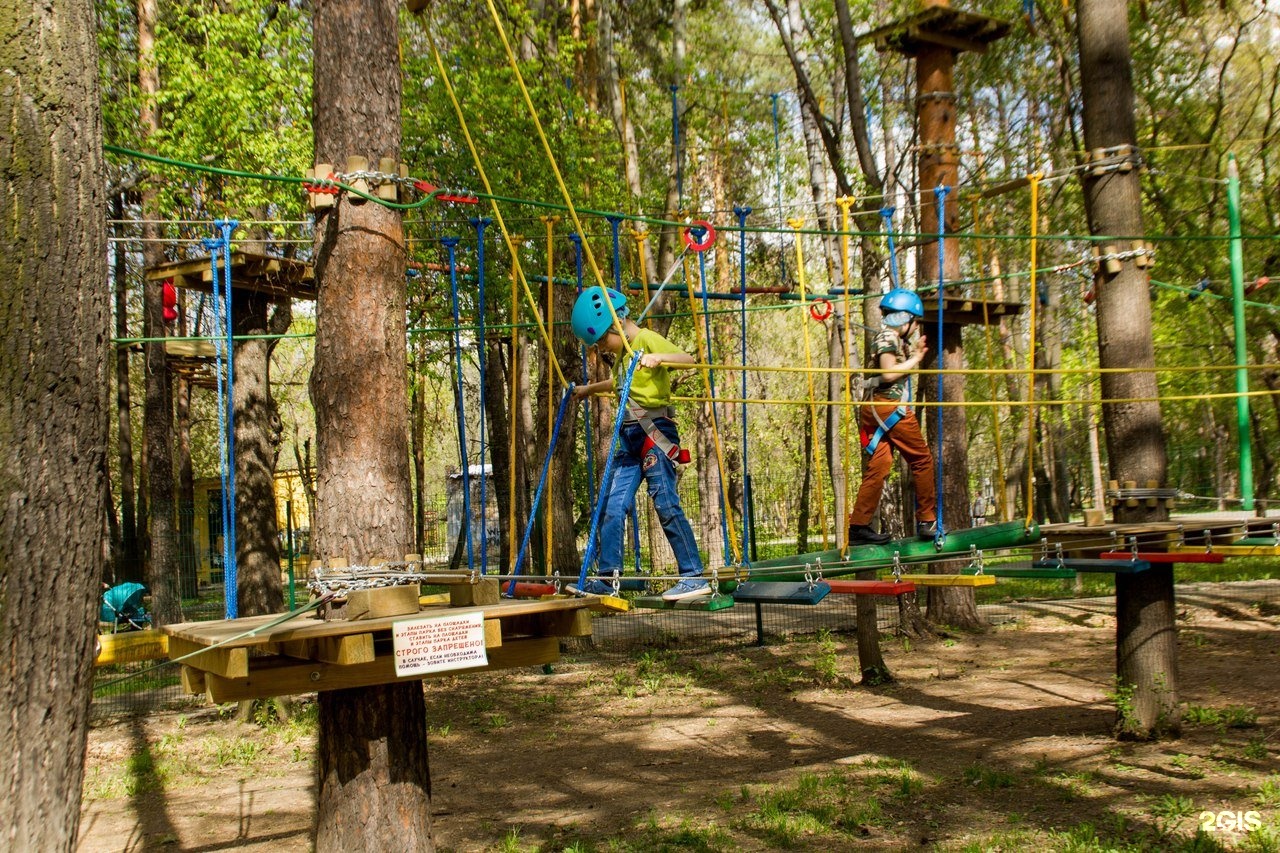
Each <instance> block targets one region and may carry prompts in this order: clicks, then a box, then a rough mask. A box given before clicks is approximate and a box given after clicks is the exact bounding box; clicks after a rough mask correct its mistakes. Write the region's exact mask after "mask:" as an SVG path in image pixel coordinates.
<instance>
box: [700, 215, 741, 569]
mask: <svg viewBox="0 0 1280 853" xmlns="http://www.w3.org/2000/svg"><path fill="white" fill-rule="evenodd" d="M693 230H694V231H695V232H696V231H704V233H705V230H704V229H697V228H696V229H693ZM695 236H696V237H697V238H698V239H699V240H701V239H702V235H701V234H695ZM698 284H699V286H700V287H701V289H702V327H703V329H705V330H706V334H707V363H708V364H715V363H716V358H715V353H714V352H713V351H712V349H711V313H710V311H711V306H710V305H709V304H708V303H707V253H706V252H699V253H698ZM742 295H743V296H744V297H745V296H746V293H743V294H742ZM743 304H744V305H745V304H746V303H745V302H744V303H743ZM743 373H744V374H745V373H746V371H743ZM707 386H708V387H709V388H710V389H711V402H710V403H709V404H708V407H709V408H710V410H711V428H712V429H713V430H715V431H716V434H717V435H719V433H720V418H719V416H717V415H716V403H715V400H716V373H715V371H714V370H712V369H710V368H707ZM744 399H745V397H744ZM716 475H717V477H718V478H719V481H720V495H719V498H720V544H721V546H722V547H723V549H724V564H725V565H726V566H730V565H733V560H732V553H733V552H732V549H731V548H730V547H729V520H728V517H727V513H728V512H730V509H729V505H728V501H727V500H726V497H727V490H726V485H725V482H724V472H723V471H721V470H720V466H719V465H717V466H716Z"/></svg>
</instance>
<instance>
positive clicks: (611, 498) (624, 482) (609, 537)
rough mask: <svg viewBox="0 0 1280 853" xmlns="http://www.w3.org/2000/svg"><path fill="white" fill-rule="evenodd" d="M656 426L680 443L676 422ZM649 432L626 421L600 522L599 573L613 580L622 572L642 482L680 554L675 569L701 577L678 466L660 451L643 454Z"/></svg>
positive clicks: (659, 421) (663, 421)
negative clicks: (627, 526)
mask: <svg viewBox="0 0 1280 853" xmlns="http://www.w3.org/2000/svg"><path fill="white" fill-rule="evenodd" d="M653 423H654V425H655V426H656V427H657V428H658V429H659V430H661V432H662V434H663V435H665V436H666V437H667V438H669V439H670V440H671V441H672V442H673V443H676V444H679V442H680V435H679V433H678V432H677V431H676V425H675V422H674V421H671V420H669V419H667V418H654V419H653ZM644 443H645V434H644V429H643V428H642V427H641V426H640V424H638V423H624V424H623V425H622V431H621V432H620V433H619V435H618V450H617V453H615V454H614V457H613V476H612V479H611V480H610V482H609V484H608V486H607V487H606V488H607V497H606V499H605V505H604V513H603V515H602V517H601V521H600V574H601V575H604V576H608V575H611V574H614V573H618V574H621V573H622V555H623V548H624V545H625V539H624V537H623V530H624V524H625V522H626V519H627V516H628V515H630V514H631V507H632V506H634V505H635V501H636V491H638V490H639V488H640V480H641V478H643V479H644V481H645V483H647V484H648V486H649V497H650V498H652V499H653V508H654V510H655V511H657V513H658V521H659V522H660V523H661V524H662V532H663V533H665V534H666V536H667V541H668V542H670V543H671V550H672V551H673V552H674V553H675V556H676V567H677V568H678V569H679V570H680V574H681V575H684V576H700V575H701V574H702V557H701V556H700V555H699V554H698V543H697V542H695V541H694V538H693V528H692V527H690V526H689V519H688V518H686V517H685V514H684V509H683V508H682V507H681V506H680V495H679V494H677V493H676V466H675V463H673V462H672V461H671V460H670V459H668V458H667V455H666V454H665V453H663V452H662V451H661V450H658V449H657V448H656V447H650V448H649V449H648V450H647V451H645V450H644Z"/></svg>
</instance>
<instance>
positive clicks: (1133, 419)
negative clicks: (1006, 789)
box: [1076, 0, 1180, 738]
mask: <svg viewBox="0 0 1280 853" xmlns="http://www.w3.org/2000/svg"><path fill="white" fill-rule="evenodd" d="M1127 13H1128V6H1127V5H1126V4H1125V3H1123V2H1120V0H1077V4H1076V21H1077V31H1078V39H1079V45H1080V80H1081V92H1082V94H1083V97H1084V110H1083V120H1084V137H1085V149H1086V150H1087V151H1093V150H1096V149H1100V148H1101V149H1107V148H1112V147H1113V146H1125V145H1134V144H1135V143H1136V141H1137V132H1136V127H1135V120H1134V114H1133V100H1134V99H1133V72H1132V68H1131V67H1130V59H1129V55H1130V54H1129V21H1128V17H1127ZM1134 150H1135V151H1136V149H1134ZM1084 194H1085V210H1086V212H1087V213H1088V216H1089V230H1090V233H1092V234H1095V235H1117V236H1125V237H1135V236H1139V235H1142V234H1143V233H1144V232H1143V223H1142V207H1141V203H1142V199H1141V188H1140V186H1139V170H1137V169H1131V170H1128V171H1125V172H1120V171H1107V172H1105V173H1103V174H1101V175H1088V174H1086V176H1085V177H1084ZM1105 251H1106V250H1105V246H1104V253H1105ZM1106 267H1107V264H1105V263H1104V264H1101V265H1099V268H1098V270H1097V272H1096V274H1095V276H1096V277H1095V279H1094V292H1095V293H1096V294H1097V303H1096V304H1097V323H1098V361H1099V366H1100V367H1102V368H1103V369H1104V370H1106V369H1108V368H1126V369H1125V370H1118V371H1115V372H1110V373H1104V374H1103V375H1102V396H1103V399H1104V400H1135V399H1145V400H1150V401H1152V402H1142V403H1104V404H1103V407H1102V417H1103V424H1104V425H1105V428H1106V437H1107V460H1108V464H1109V465H1110V474H1111V479H1114V480H1116V481H1118V482H1121V483H1124V482H1126V481H1134V482H1137V483H1139V484H1140V485H1145V484H1146V483H1148V482H1155V483H1158V484H1161V485H1163V484H1164V482H1165V476H1166V469H1167V459H1166V456H1165V445H1164V429H1163V426H1162V423H1161V420H1160V406H1159V403H1156V402H1154V400H1155V398H1156V397H1157V396H1158V394H1159V389H1158V388H1157V386H1156V375H1155V373H1154V372H1153V371H1152V370H1150V369H1149V368H1154V367H1155V346H1154V341H1153V340H1152V336H1151V298H1150V296H1149V292H1148V287H1149V284H1148V281H1147V275H1146V273H1145V272H1144V271H1143V269H1141V268H1139V267H1138V266H1137V265H1136V263H1135V262H1134V259H1128V260H1123V261H1120V262H1119V271H1118V272H1115V273H1112V272H1108V271H1107V269H1106ZM1144 368H1148V369H1145V370H1144ZM1138 504H1139V505H1138V506H1137V507H1132V508H1130V507H1126V506H1124V504H1123V503H1121V504H1120V505H1119V506H1118V507H1117V508H1116V511H1115V515H1116V520H1117V521H1119V522H1141V521H1160V520H1163V519H1165V518H1167V517H1168V510H1167V509H1165V508H1164V507H1147V506H1146V502H1145V501H1139V502H1138ZM1173 613H1174V593H1173V574H1172V572H1170V571H1168V569H1164V570H1161V569H1158V568H1153V569H1151V570H1149V571H1145V572H1138V573H1136V574H1133V575H1128V576H1117V577H1116V617H1117V625H1116V634H1117V636H1116V639H1117V644H1116V678H1117V681H1118V690H1119V691H1121V692H1126V691H1132V692H1133V697H1132V702H1131V703H1128V702H1126V703H1124V704H1123V705H1122V707H1121V708H1120V714H1119V716H1118V719H1117V722H1116V730H1117V733H1118V734H1119V735H1121V736H1124V737H1137V738H1149V737H1159V736H1162V735H1165V734H1177V732H1178V730H1179V728H1180V721H1179V710H1178V672H1177V665H1178V656H1177V652H1178V650H1177V626H1176V625H1175V624H1174V621H1173Z"/></svg>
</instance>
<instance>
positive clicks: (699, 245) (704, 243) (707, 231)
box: [684, 219, 716, 252]
mask: <svg viewBox="0 0 1280 853" xmlns="http://www.w3.org/2000/svg"><path fill="white" fill-rule="evenodd" d="M694 228H701V229H703V234H702V239H701V240H698V239H697V238H695V237H694V236H693V229H694ZM715 242H716V229H715V226H714V225H712V224H711V223H710V222H708V221H707V220H705V219H695V220H693V221H692V222H690V223H689V225H688V226H687V227H686V228H685V229H684V244H685V245H686V246H688V247H689V248H690V249H692V250H693V251H695V252H705V251H706V250H707V249H710V248H711V247H712V246H713V245H714V244H715Z"/></svg>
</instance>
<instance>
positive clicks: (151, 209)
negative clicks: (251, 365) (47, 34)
mask: <svg viewBox="0 0 1280 853" xmlns="http://www.w3.org/2000/svg"><path fill="white" fill-rule="evenodd" d="M156 15H157V11H156V3H155V0H140V2H139V3H138V89H139V92H140V93H141V96H142V107H141V111H140V116H139V124H140V125H141V127H142V128H143V135H144V137H145V136H151V135H154V134H156V133H158V132H159V130H160V116H159V113H158V112H157V106H156V103H155V97H156V94H157V92H158V91H159V85H160V83H159V77H158V74H157V71H156V63H157V59H156V55H155V47H154V45H155V27H156ZM159 218H160V216H159V212H158V210H157V207H156V189H155V185H154V184H150V185H148V186H147V187H146V188H145V189H144V190H143V191H142V219H143V221H144V223H145V224H144V225H143V226H142V237H143V244H142V259H143V266H144V267H145V268H147V269H150V268H152V267H154V266H158V265H160V264H161V263H163V262H164V261H165V256H164V249H163V247H162V246H161V245H160V242H159V237H160V232H159V229H157V228H156V226H155V225H154V224H151V223H153V222H154V221H155V220H157V219H159ZM143 312H144V314H143V321H142V334H143V337H145V338H147V339H148V342H147V343H145V344H143V352H144V353H145V355H144V358H145V363H146V401H145V404H144V409H143V418H142V421H143V423H142V431H143V433H144V437H145V441H146V446H145V448H144V451H143V459H144V460H145V465H146V468H147V492H148V495H147V508H148V512H149V516H148V521H149V524H148V536H147V542H148V546H149V550H148V553H147V556H146V561H147V563H146V565H147V572H146V577H147V586H148V587H149V588H150V589H151V619H152V622H153V623H154V624H155V625H156V626H157V627H158V626H160V625H167V624H169V623H171V622H180V621H182V602H181V599H180V598H179V592H178V542H177V529H176V526H175V523H176V521H177V507H176V505H175V503H174V498H173V438H172V436H173V385H172V380H171V378H170V376H169V368H168V365H167V364H166V359H165V351H164V341H163V340H158V339H159V338H163V337H164V335H165V328H164V308H163V303H162V296H161V283H160V282H158V281H150V282H146V283H145V284H144V285H143Z"/></svg>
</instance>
